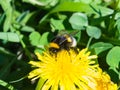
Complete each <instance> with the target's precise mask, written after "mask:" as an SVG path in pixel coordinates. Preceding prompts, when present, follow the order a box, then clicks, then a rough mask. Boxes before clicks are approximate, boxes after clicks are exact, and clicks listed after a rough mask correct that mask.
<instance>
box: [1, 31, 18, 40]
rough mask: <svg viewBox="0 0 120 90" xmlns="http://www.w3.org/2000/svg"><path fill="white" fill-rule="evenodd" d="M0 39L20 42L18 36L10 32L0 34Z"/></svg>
mask: <svg viewBox="0 0 120 90" xmlns="http://www.w3.org/2000/svg"><path fill="white" fill-rule="evenodd" d="M0 39H2V40H7V41H10V42H20V39H19V36H18V34H16V33H12V32H0Z"/></svg>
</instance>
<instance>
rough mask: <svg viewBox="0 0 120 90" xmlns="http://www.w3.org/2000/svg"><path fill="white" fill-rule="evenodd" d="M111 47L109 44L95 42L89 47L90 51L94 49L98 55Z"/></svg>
mask: <svg viewBox="0 0 120 90" xmlns="http://www.w3.org/2000/svg"><path fill="white" fill-rule="evenodd" d="M112 47H113V45H112V44H111V43H104V42H97V43H94V44H93V45H91V46H90V49H94V51H95V53H96V54H97V55H98V54H100V53H101V52H103V51H106V50H108V49H110V48H112Z"/></svg>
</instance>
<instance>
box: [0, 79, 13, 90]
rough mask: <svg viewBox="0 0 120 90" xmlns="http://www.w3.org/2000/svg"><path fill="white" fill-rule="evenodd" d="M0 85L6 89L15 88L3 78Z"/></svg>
mask: <svg viewBox="0 0 120 90" xmlns="http://www.w3.org/2000/svg"><path fill="white" fill-rule="evenodd" d="M0 85H1V86H3V87H5V88H7V89H8V90H15V88H14V87H13V86H12V85H10V84H8V83H7V82H5V81H3V80H0Z"/></svg>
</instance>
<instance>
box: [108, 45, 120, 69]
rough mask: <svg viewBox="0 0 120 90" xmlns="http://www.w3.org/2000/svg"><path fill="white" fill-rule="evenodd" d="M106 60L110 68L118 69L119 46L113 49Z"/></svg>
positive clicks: (119, 58) (119, 60) (119, 59)
mask: <svg viewBox="0 0 120 90" xmlns="http://www.w3.org/2000/svg"><path fill="white" fill-rule="evenodd" d="M106 60H107V64H108V65H109V66H111V67H116V68H118V67H119V63H120V47H119V46H115V47H113V48H112V49H111V50H110V51H109V52H108V54H107V57H106Z"/></svg>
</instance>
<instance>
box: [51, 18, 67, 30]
mask: <svg viewBox="0 0 120 90" xmlns="http://www.w3.org/2000/svg"><path fill="white" fill-rule="evenodd" d="M50 24H51V27H52V29H53V31H55V30H64V29H65V27H64V25H63V20H56V19H53V18H51V19H50Z"/></svg>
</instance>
